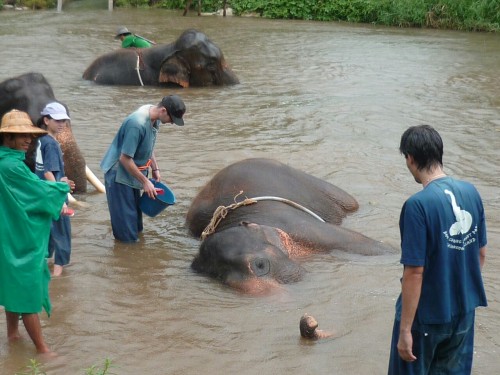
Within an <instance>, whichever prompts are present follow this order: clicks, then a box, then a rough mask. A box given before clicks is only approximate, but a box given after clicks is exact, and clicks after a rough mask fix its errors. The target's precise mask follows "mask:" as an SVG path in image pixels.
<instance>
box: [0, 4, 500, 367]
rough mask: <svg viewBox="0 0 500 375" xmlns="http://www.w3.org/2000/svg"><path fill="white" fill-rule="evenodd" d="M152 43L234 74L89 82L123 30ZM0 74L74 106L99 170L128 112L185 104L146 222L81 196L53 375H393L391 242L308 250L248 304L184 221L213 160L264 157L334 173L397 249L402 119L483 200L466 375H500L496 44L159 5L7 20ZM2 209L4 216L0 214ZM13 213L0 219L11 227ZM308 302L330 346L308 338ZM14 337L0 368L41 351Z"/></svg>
mask: <svg viewBox="0 0 500 375" xmlns="http://www.w3.org/2000/svg"><path fill="white" fill-rule="evenodd" d="M120 25H126V26H127V27H128V28H129V29H131V30H132V31H135V32H137V33H139V34H142V35H144V36H145V37H147V38H149V39H153V40H156V41H158V42H171V41H173V40H175V39H176V38H177V37H178V35H180V33H181V32H182V31H183V30H185V29H187V28H196V29H199V30H201V31H203V32H205V33H206V34H207V35H208V36H209V37H210V38H211V39H212V40H213V41H214V42H215V43H216V44H217V45H219V47H220V48H221V49H222V51H223V52H224V54H225V56H226V59H227V61H228V63H229V64H230V65H231V66H232V67H233V69H234V71H235V73H236V74H237V75H238V77H239V78H240V80H241V84H239V85H236V86H232V87H222V88H200V89H198V88H189V89H165V88H152V87H117V86H115V87H106V86H97V85H94V84H92V83H89V82H86V81H83V80H82V79H81V75H82V73H83V71H84V70H85V68H86V67H87V65H88V64H90V62H91V61H92V60H93V59H94V58H95V57H97V56H98V55H100V54H103V53H105V52H107V51H110V50H113V49H116V48H119V44H118V42H117V41H115V40H113V36H114V32H115V30H116V28H117V26H120ZM0 50H1V53H0V81H3V80H4V79H7V78H10V77H14V76H16V75H19V74H22V73H26V72H29V71H36V72H40V73H42V74H44V75H45V77H46V78H47V79H48V81H49V82H50V83H51V85H52V87H53V89H54V91H55V94H56V97H57V98H58V99H59V100H61V101H64V102H65V103H67V104H68V105H69V107H70V110H71V117H72V124H73V131H74V133H75V136H76V138H77V140H78V143H79V145H80V148H81V149H82V150H83V152H84V154H85V157H86V160H87V163H88V165H89V166H90V167H91V168H92V169H93V170H94V171H95V172H96V174H97V175H98V176H99V177H100V178H102V172H101V171H100V170H99V162H100V160H101V158H102V156H103V154H104V152H105V150H106V148H107V146H108V145H109V143H110V142H111V140H112V138H113V136H114V134H115V132H116V130H117V128H118V127H119V125H120V123H121V121H122V120H123V118H124V117H125V116H126V115H127V114H128V113H130V112H131V111H133V110H135V109H136V108H137V107H138V106H140V105H142V104H146V103H152V104H156V103H157V102H158V101H159V99H160V98H161V97H162V96H163V95H166V94H169V93H176V94H179V95H181V96H182V97H183V98H184V100H185V102H186V104H187V108H188V110H187V113H186V116H185V121H186V125H185V126H184V127H183V128H180V127H174V126H166V127H164V128H162V130H161V133H160V135H159V140H158V142H157V147H156V155H157V159H158V160H159V163H160V166H161V168H162V171H163V172H162V175H163V178H164V180H165V181H166V183H167V184H168V185H169V186H170V187H171V188H172V189H173V190H174V192H175V194H176V197H177V203H176V204H175V205H174V206H172V207H169V208H167V209H166V210H165V211H164V212H163V213H162V214H161V215H160V216H158V217H156V218H146V219H145V233H144V236H143V238H142V239H141V241H140V242H139V243H138V244H134V245H123V244H119V243H115V241H114V240H113V237H112V234H111V229H110V223H109V214H108V211H107V206H106V198H105V195H103V194H100V193H97V192H95V191H94V190H93V188H92V187H89V192H88V193H87V194H81V195H79V196H77V198H78V199H79V200H80V201H81V202H82V205H81V206H79V207H76V208H75V209H76V215H75V217H74V218H73V219H72V228H73V252H72V265H71V266H70V267H68V268H67V269H66V270H65V273H64V275H63V277H61V278H58V279H56V280H53V281H52V283H51V298H52V303H53V315H52V317H51V318H50V319H49V318H47V316H46V315H45V314H43V315H42V323H43V330H44V335H45V337H46V339H47V341H48V343H49V344H50V345H51V347H52V348H53V349H54V350H55V351H57V353H58V354H59V357H58V358H57V359H55V360H52V361H50V362H47V363H46V364H45V365H44V366H45V367H44V368H45V371H46V372H47V374H49V375H73V374H83V373H84V370H83V369H85V368H89V367H90V366H92V365H93V364H97V365H101V364H102V362H103V361H104V359H105V358H110V359H112V362H113V364H114V365H115V366H116V368H115V369H114V372H115V373H117V374H120V375H122V374H123V375H128V374H130V375H137V374H148V375H164V374H207V375H208V374H222V373H224V374H236V373H237V374H242V375H247V374H249V375H250V374H260V375H268V374H301V375H304V374H352V375H358V374H367V373H369V374H374V375H376V374H377V375H378V374H385V373H386V371H387V370H386V369H387V362H388V355H389V345H390V336H391V329H392V321H393V311H394V302H395V299H396V298H397V295H398V293H399V289H400V284H399V278H400V276H401V273H402V267H401V265H400V264H399V255H398V252H395V254H393V255H387V256H379V257H360V256H352V255H346V254H342V253H332V254H325V255H314V256H311V257H310V258H308V259H305V260H304V261H303V265H304V267H305V268H306V269H307V271H308V273H307V275H306V277H305V279H304V280H302V281H300V282H298V283H295V284H290V285H284V286H283V288H282V290H281V291H280V292H279V293H277V294H275V295H272V296H267V297H249V296H244V295H240V294H238V293H236V292H234V291H232V290H230V289H228V288H226V287H224V286H222V285H221V284H219V283H218V282H216V281H213V280H210V279H208V278H206V277H204V276H200V275H197V274H195V273H193V272H192V271H191V269H190V263H191V261H192V259H193V257H194V255H195V254H196V252H197V248H198V244H199V242H198V240H196V239H193V238H190V237H189V236H188V235H187V231H186V229H185V227H184V218H185V214H186V212H187V209H188V207H189V204H190V201H191V199H192V198H193V197H194V196H195V194H196V192H197V191H198V189H199V188H200V187H201V186H202V185H203V184H204V183H205V182H207V181H208V179H209V178H210V177H211V176H212V175H213V174H214V173H215V172H216V171H218V170H219V169H220V168H222V167H224V166H226V165H228V164H230V163H232V162H235V161H238V160H241V159H244V158H249V157H257V156H258V157H270V158H275V159H278V160H281V161H283V162H286V163H289V164H290V165H292V166H294V167H296V168H299V169H302V170H304V171H307V172H309V173H311V174H313V175H315V176H318V177H320V178H323V179H325V180H327V181H329V182H332V183H334V184H336V185H338V186H340V187H342V188H343V189H345V190H347V191H348V192H349V193H351V194H352V195H354V196H355V197H356V198H357V199H358V201H359V203H360V209H359V211H358V212H357V213H355V214H353V215H351V216H349V217H348V218H347V219H346V220H345V221H344V223H343V225H344V226H346V227H348V228H351V229H353V230H356V231H360V232H362V233H364V234H365V235H368V236H370V237H373V238H376V239H379V240H382V241H385V242H387V243H389V244H390V245H391V246H393V247H394V248H396V249H397V248H398V246H399V230H398V219H399V211H400V208H401V206H402V204H403V202H404V200H405V199H406V198H407V197H408V196H409V195H411V194H413V193H415V192H416V191H418V190H419V189H421V186H420V185H418V184H416V183H415V182H414V180H413V178H412V177H411V175H410V174H409V172H408V171H407V169H406V166H405V162H404V158H403V157H402V156H400V155H399V153H398V145H399V139H400V136H401V133H402V132H403V131H404V130H405V129H406V128H407V127H408V126H410V125H416V124H420V123H428V124H431V125H433V126H435V127H436V128H437V129H438V130H439V131H440V133H441V135H442V136H443V138H444V142H445V156H444V163H445V170H446V172H447V173H448V174H450V175H452V176H454V177H457V178H463V179H467V180H469V181H471V182H473V183H474V184H475V185H476V186H477V188H478V189H479V191H480V193H481V194H482V197H483V200H484V204H485V209H486V215H487V220H488V232H489V244H488V245H489V253H488V258H487V263H486V266H485V269H484V279H485V284H486V290H487V296H488V299H489V304H490V305H489V307H488V308H481V309H479V310H478V312H477V324H476V345H475V358H474V370H473V373H474V374H478V375H479V374H482V375H492V374H498V373H500V360H499V357H500V336H499V332H500V301H499V300H500V274H499V272H498V269H499V268H500V255H499V254H498V250H499V248H500V246H499V245H500V216H499V215H498V212H499V210H500V193H499V185H500V176H499V171H500V167H499V166H498V163H499V157H498V150H499V149H500V92H499V89H498V88H499V87H500V74H499V72H500V35H494V34H484V33H463V32H453V31H437V30H415V29H399V28H386V27H377V26H371V25H348V24H338V23H321V22H304V21H277V20H265V19H259V18H236V17H233V18H231V17H227V18H222V17H216V16H210V17H197V16H196V15H195V14H194V13H193V14H190V15H189V16H188V17H182V16H181V13H180V12H170V11H164V10H154V11H153V10H115V11H113V12H108V11H106V10H81V9H77V8H75V9H68V10H66V11H64V12H62V13H60V14H58V13H56V12H31V11H22V12H18V11H10V12H0ZM3 217H5V216H3ZM2 220H4V219H2ZM305 312H308V313H310V314H312V315H313V316H315V318H316V319H317V320H318V321H319V324H320V328H323V329H332V330H335V331H336V332H337V334H338V337H337V338H335V339H333V340H325V341H320V342H308V341H303V340H301V339H300V336H299V329H298V323H299V319H300V317H301V316H302V314H303V313H305ZM22 334H23V336H24V340H21V341H19V342H17V343H14V344H8V343H7V340H6V327H5V318H4V315H3V313H2V315H0V373H1V374H9V375H10V374H14V373H15V372H16V371H19V370H20V369H22V367H23V366H25V365H26V364H27V363H28V359H29V358H34V357H35V353H34V349H33V346H32V344H31V342H30V340H29V339H28V338H27V335H26V332H25V331H24V329H23V330H22Z"/></svg>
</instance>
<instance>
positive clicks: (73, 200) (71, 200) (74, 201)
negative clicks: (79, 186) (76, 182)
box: [68, 193, 77, 203]
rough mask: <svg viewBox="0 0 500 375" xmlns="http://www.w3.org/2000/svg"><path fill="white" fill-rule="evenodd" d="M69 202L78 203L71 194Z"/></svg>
mask: <svg viewBox="0 0 500 375" xmlns="http://www.w3.org/2000/svg"><path fill="white" fill-rule="evenodd" d="M68 202H69V203H76V202H77V200H76V199H75V197H74V196H72V195H71V193H68Z"/></svg>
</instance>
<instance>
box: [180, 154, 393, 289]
mask: <svg viewBox="0 0 500 375" xmlns="http://www.w3.org/2000/svg"><path fill="white" fill-rule="evenodd" d="M240 194H241V195H242V196H243V197H247V198H254V200H255V202H252V200H249V201H248V200H243V199H244V198H242V199H240V201H243V202H237V203H235V201H236V198H235V197H237V196H239V195H240ZM246 201H248V204H241V205H240V203H244V202H246ZM358 207H359V206H358V202H357V201H356V199H355V198H354V197H352V196H351V195H350V194H348V193H347V192H345V191H344V190H342V189H340V188H338V187H336V186H334V185H332V184H330V183H328V182H326V181H323V180H321V179H319V178H316V177H314V176H311V175H309V174H307V173H305V172H302V171H299V170H297V169H294V168H292V167H289V166H287V165H285V164H282V163H280V162H278V161H275V160H271V159H247V160H243V161H240V162H237V163H234V164H232V165H229V166H228V167H226V168H224V169H222V170H221V171H219V172H218V173H217V174H216V175H215V176H214V177H213V178H212V179H211V180H210V181H209V182H208V183H207V184H206V185H205V187H204V188H202V189H201V191H200V192H199V193H198V195H197V196H196V197H195V198H194V200H193V201H192V203H191V205H190V208H189V210H188V213H187V216H186V225H187V227H188V230H189V232H190V234H192V235H193V236H195V237H200V236H201V237H202V243H201V245H200V248H199V252H198V254H197V255H196V256H195V258H194V260H193V262H192V264H191V267H192V268H193V269H194V270H195V271H197V272H200V273H203V274H206V275H209V276H211V277H213V278H216V279H219V280H221V281H222V282H223V283H225V284H227V285H229V286H231V287H233V288H235V289H237V290H240V291H243V292H247V293H250V294H262V293H267V292H270V291H272V290H273V289H275V288H276V287H277V286H278V285H279V284H286V283H291V282H295V281H298V280H300V279H301V277H302V275H303V268H302V267H301V266H300V264H299V263H298V262H297V261H296V260H297V259H300V258H301V257H304V256H307V255H309V254H313V253H321V252H330V251H332V250H340V251H345V252H349V253H357V254H364V255H380V254H385V253H391V252H393V249H391V248H390V247H389V246H387V245H385V244H383V243H382V242H379V241H376V240H373V239H371V238H368V237H366V236H364V235H363V234H361V233H357V232H354V231H352V230H349V229H346V228H342V227H340V226H339V225H340V224H341V222H342V219H343V218H344V217H345V216H346V215H347V214H349V213H352V212H354V211H356V210H357V209H358ZM224 210H225V212H224ZM216 212H219V213H221V212H223V213H221V214H220V215H219V217H218V219H216V217H217V214H215V215H214V213H216ZM213 217H214V219H216V220H213ZM219 219H220V221H218V220H219ZM207 229H210V230H207Z"/></svg>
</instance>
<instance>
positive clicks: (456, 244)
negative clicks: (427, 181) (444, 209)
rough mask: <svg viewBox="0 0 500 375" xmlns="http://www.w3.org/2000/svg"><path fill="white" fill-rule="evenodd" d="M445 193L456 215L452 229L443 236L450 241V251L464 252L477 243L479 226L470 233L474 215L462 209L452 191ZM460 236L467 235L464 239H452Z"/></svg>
mask: <svg viewBox="0 0 500 375" xmlns="http://www.w3.org/2000/svg"><path fill="white" fill-rule="evenodd" d="M444 193H445V194H447V195H449V196H450V198H451V207H452V209H453V214H454V215H455V222H454V223H453V224H452V225H451V226H450V229H449V230H447V231H445V232H443V234H444V236H445V237H446V239H447V240H448V247H449V248H450V249H455V250H462V251H463V250H465V248H466V247H467V246H468V245H470V244H472V243H474V242H476V238H475V234H476V233H477V226H476V227H475V228H474V230H473V231H472V232H470V233H469V231H470V230H471V227H472V215H471V214H470V212H468V211H466V210H462V209H461V208H460V206H459V205H458V204H457V200H456V199H455V195H454V194H453V193H452V192H451V191H450V190H448V189H445V190H444ZM467 233H468V234H467ZM459 234H467V235H466V236H464V237H459V238H452V237H453V236H457V235H459Z"/></svg>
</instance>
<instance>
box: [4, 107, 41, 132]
mask: <svg viewBox="0 0 500 375" xmlns="http://www.w3.org/2000/svg"><path fill="white" fill-rule="evenodd" d="M0 133H17V134H33V135H36V136H40V135H44V134H47V132H46V131H45V130H43V129H40V128H38V127H36V126H34V125H33V122H31V119H30V116H29V115H28V114H27V113H26V112H22V111H18V110H17V109H13V110H12V111H9V112H7V113H6V114H5V115H3V117H2V124H1V125H0Z"/></svg>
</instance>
